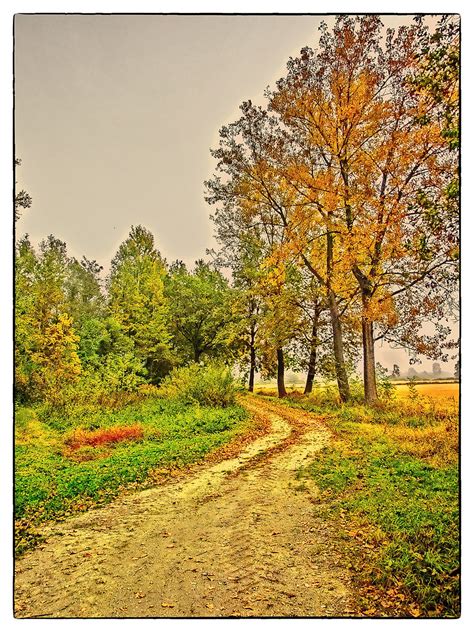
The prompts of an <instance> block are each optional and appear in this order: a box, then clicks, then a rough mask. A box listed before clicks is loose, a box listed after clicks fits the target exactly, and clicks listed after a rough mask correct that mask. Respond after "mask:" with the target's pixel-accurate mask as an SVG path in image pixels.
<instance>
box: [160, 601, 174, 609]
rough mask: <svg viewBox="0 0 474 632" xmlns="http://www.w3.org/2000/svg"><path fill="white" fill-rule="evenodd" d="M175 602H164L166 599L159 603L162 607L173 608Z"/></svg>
mask: <svg viewBox="0 0 474 632" xmlns="http://www.w3.org/2000/svg"><path fill="white" fill-rule="evenodd" d="M175 605H176V604H174V603H166V601H163V603H162V604H161V607H162V608H174V607H175Z"/></svg>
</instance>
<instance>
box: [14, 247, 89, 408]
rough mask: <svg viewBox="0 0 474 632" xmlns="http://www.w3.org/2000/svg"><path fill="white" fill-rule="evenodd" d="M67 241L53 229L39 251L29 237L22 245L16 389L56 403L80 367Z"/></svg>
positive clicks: (18, 266) (18, 265)
mask: <svg viewBox="0 0 474 632" xmlns="http://www.w3.org/2000/svg"><path fill="white" fill-rule="evenodd" d="M68 261H69V260H68V257H67V252H66V244H65V243H64V242H62V241H60V240H59V239H56V238H55V237H53V236H52V235H50V236H49V237H48V238H47V239H46V240H44V241H43V242H41V244H40V247H39V254H38V255H36V253H35V252H34V249H33V248H32V246H31V244H30V242H29V240H28V237H24V238H23V239H22V240H20V242H19V243H18V245H17V261H16V288H15V290H16V292H15V298H16V303H15V318H16V331H15V343H16V344H15V355H16V390H17V394H18V396H19V397H23V398H29V399H45V400H47V401H49V402H51V403H57V402H58V401H59V400H60V397H61V391H62V389H63V387H64V386H66V385H67V384H70V383H74V382H76V381H77V379H78V378H79V375H80V373H81V363H80V359H79V356H78V353H77V350H78V341H79V337H78V336H77V334H76V331H75V330H74V327H73V321H72V318H71V316H70V315H69V314H68V311H67V308H68V306H67V302H66V297H65V292H64V281H65V278H66V274H67V266H68Z"/></svg>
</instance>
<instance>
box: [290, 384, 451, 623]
mask: <svg viewBox="0 0 474 632" xmlns="http://www.w3.org/2000/svg"><path fill="white" fill-rule="evenodd" d="M287 403H289V404H290V405H291V406H296V407H302V408H305V409H307V410H311V411H316V412H318V413H321V412H324V411H325V412H326V419H327V423H328V425H329V426H330V427H331V429H332V430H333V432H334V435H335V441H334V442H333V443H332V445H331V446H330V447H327V448H326V449H324V450H323V451H322V453H321V454H320V456H319V458H318V459H317V460H316V461H314V462H313V463H312V464H311V466H310V467H309V469H308V470H307V472H306V474H307V475H309V476H311V477H313V478H314V480H315V482H316V483H317V485H318V487H319V488H320V490H321V501H322V502H323V503H325V505H326V507H329V511H330V513H332V514H334V515H335V516H336V515H337V516H342V517H343V522H344V521H345V522H344V523H345V524H346V525H347V528H346V537H347V539H348V541H349V547H348V551H347V553H348V555H349V556H350V557H351V558H352V560H351V561H352V567H353V569H355V570H356V575H357V578H358V580H359V582H360V585H361V594H362V600H361V608H362V612H363V613H365V614H367V615H370V616H373V615H388V616H430V617H457V616H459V609H460V603H459V514H458V511H459V506H458V504H459V498H458V423H457V422H458V413H457V402H456V401H455V400H454V399H446V400H444V401H441V400H433V399H430V398H424V397H419V396H415V397H413V398H412V399H398V398H396V399H393V400H391V401H388V402H385V403H382V404H381V405H379V406H377V407H373V408H369V407H366V406H363V405H345V406H335V405H333V406H328V405H327V404H326V405H322V404H321V402H320V401H318V398H317V397H316V398H313V399H312V398H303V397H299V398H290V399H288V400H287ZM348 534H349V535H348ZM356 558H357V559H356Z"/></svg>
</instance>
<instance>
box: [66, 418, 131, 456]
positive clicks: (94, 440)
mask: <svg viewBox="0 0 474 632" xmlns="http://www.w3.org/2000/svg"><path fill="white" fill-rule="evenodd" d="M142 438H143V429H142V427H141V425H140V424H134V425H133V426H113V427H111V428H101V429H99V430H93V431H87V430H82V429H78V430H75V431H74V433H73V434H72V435H71V436H70V437H68V438H67V439H66V443H67V445H68V446H69V447H70V448H71V449H72V450H78V449H79V448H80V447H82V446H85V445H89V446H93V447H96V446H99V445H103V444H106V443H117V442H119V441H128V440H130V439H142Z"/></svg>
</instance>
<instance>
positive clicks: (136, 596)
mask: <svg viewBox="0 0 474 632" xmlns="http://www.w3.org/2000/svg"><path fill="white" fill-rule="evenodd" d="M144 596H145V595H144V594H143V593H141V592H137V593H135V599H143V597H144Z"/></svg>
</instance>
